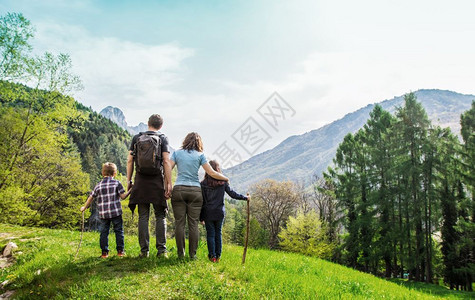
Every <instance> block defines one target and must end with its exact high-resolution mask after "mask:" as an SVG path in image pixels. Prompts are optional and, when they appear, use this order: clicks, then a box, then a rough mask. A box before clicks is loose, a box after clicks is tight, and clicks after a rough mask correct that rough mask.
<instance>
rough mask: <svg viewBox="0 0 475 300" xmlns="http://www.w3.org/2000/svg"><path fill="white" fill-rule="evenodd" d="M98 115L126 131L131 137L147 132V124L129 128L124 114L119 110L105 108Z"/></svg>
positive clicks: (109, 107)
mask: <svg viewBox="0 0 475 300" xmlns="http://www.w3.org/2000/svg"><path fill="white" fill-rule="evenodd" d="M100 114H101V115H102V116H104V117H106V118H107V119H109V120H111V121H112V122H114V123H116V124H117V125H119V126H120V127H121V128H122V129H125V130H127V131H128V132H129V133H130V134H131V135H136V134H137V133H139V132H143V131H146V130H147V124H145V123H140V124H139V125H137V126H129V125H128V124H127V121H126V120H125V116H124V113H123V112H122V110H120V108H117V107H112V106H107V107H106V108H104V109H103V110H101V112H100Z"/></svg>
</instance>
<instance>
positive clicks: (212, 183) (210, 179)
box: [202, 160, 226, 187]
mask: <svg viewBox="0 0 475 300" xmlns="http://www.w3.org/2000/svg"><path fill="white" fill-rule="evenodd" d="M209 165H210V166H211V168H213V170H215V171H216V172H219V173H221V167H220V166H219V163H218V162H217V161H215V160H210V161H209ZM202 183H203V184H204V185H207V186H211V187H216V186H218V185H223V184H225V183H226V182H225V181H223V180H218V179H214V178H213V177H211V176H209V175H208V173H206V174H205V178H204V179H203V181H202Z"/></svg>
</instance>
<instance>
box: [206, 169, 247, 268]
mask: <svg viewBox="0 0 475 300" xmlns="http://www.w3.org/2000/svg"><path fill="white" fill-rule="evenodd" d="M209 164H210V165H211V167H212V168H213V169H214V170H215V171H217V172H221V168H220V167H219V163H218V162H217V161H215V160H210V162H209ZM201 190H202V192H203V208H202V209H201V215H200V221H201V222H204V225H205V226H206V241H207V243H208V258H209V260H210V261H211V262H219V260H220V258H221V251H222V249H223V246H222V245H223V240H222V233H221V229H222V227H223V221H224V216H225V214H226V212H225V209H224V193H225V192H226V194H228V195H229V197H231V198H233V199H237V200H247V201H249V199H250V197H249V196H244V195H241V194H238V193H236V192H235V191H233V190H232V189H231V187H230V186H229V183H228V182H226V181H222V180H216V179H214V178H212V177H211V176H209V175H208V174H206V175H205V178H204V179H203V181H202V182H201Z"/></svg>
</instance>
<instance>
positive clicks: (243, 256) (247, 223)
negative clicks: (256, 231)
mask: <svg viewBox="0 0 475 300" xmlns="http://www.w3.org/2000/svg"><path fill="white" fill-rule="evenodd" d="M249 217H250V212H249V193H247V220H246V238H245V239H244V252H243V254H242V264H243V265H244V263H245V262H246V253H247V243H248V241H249V219H250V218H249Z"/></svg>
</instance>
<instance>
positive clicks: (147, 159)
mask: <svg viewBox="0 0 475 300" xmlns="http://www.w3.org/2000/svg"><path fill="white" fill-rule="evenodd" d="M160 136H161V134H159V133H155V132H154V133H150V132H141V133H140V135H139V137H138V138H137V142H136V143H135V149H134V152H135V166H136V170H137V172H138V173H140V174H144V175H157V174H161V172H162V163H161V161H162V139H161V138H160Z"/></svg>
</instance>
